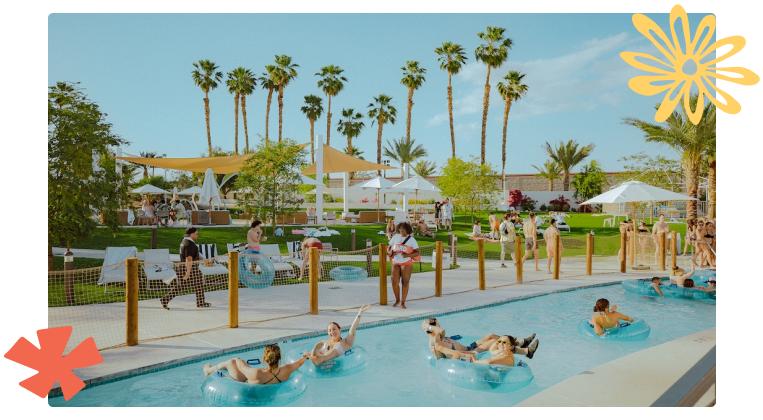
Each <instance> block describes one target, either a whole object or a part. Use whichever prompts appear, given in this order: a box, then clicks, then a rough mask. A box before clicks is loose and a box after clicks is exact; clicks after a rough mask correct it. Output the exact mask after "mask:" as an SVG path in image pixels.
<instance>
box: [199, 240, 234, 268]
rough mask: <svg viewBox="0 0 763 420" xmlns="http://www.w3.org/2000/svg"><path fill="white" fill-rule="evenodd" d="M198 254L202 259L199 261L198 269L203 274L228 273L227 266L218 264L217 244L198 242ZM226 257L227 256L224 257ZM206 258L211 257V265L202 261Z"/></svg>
mask: <svg viewBox="0 0 763 420" xmlns="http://www.w3.org/2000/svg"><path fill="white" fill-rule="evenodd" d="M198 247H199V254H200V255H199V256H200V257H201V259H202V261H199V271H201V274H203V275H205V276H214V275H221V274H228V267H226V266H224V265H222V264H220V261H218V258H217V244H200V245H198ZM226 258H227V257H226ZM206 259H212V265H211V266H205V265H204V261H203V260H206Z"/></svg>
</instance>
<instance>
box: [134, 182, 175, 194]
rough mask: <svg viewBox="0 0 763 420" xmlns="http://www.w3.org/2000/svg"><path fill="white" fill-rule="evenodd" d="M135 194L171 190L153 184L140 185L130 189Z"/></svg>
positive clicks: (167, 192)
mask: <svg viewBox="0 0 763 420" xmlns="http://www.w3.org/2000/svg"><path fill="white" fill-rule="evenodd" d="M130 192H131V193H133V194H169V193H170V192H169V191H165V190H163V189H161V188H159V187H155V186H153V185H151V184H146V185H141V186H140V187H138V188H136V189H134V190H132V191H130Z"/></svg>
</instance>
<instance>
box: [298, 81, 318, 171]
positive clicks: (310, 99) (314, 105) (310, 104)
mask: <svg viewBox="0 0 763 420" xmlns="http://www.w3.org/2000/svg"><path fill="white" fill-rule="evenodd" d="M321 102H323V99H321V98H319V97H317V96H315V95H307V96H305V106H303V107H302V113H303V114H305V116H306V117H307V119H308V120H310V163H315V141H314V139H315V130H314V129H315V120H317V119H318V118H320V117H321V114H323V104H321Z"/></svg>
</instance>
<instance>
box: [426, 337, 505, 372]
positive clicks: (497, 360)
mask: <svg viewBox="0 0 763 420" xmlns="http://www.w3.org/2000/svg"><path fill="white" fill-rule="evenodd" d="M434 340H435V344H434V347H435V350H437V351H438V352H440V353H442V354H444V355H446V356H447V357H448V358H451V359H459V358H462V357H463V358H467V359H468V360H469V361H470V362H472V363H484V364H487V365H506V366H514V350H515V348H516V346H517V339H516V338H514V337H512V336H510V335H502V336H500V337H498V340H497V341H496V342H495V344H494V345H495V346H496V350H497V351H495V352H493V356H492V357H491V358H489V359H482V360H477V358H476V357H475V356H474V353H463V352H460V351H458V350H453V349H451V348H450V347H447V346H444V345H443V344H442V341H441V339H440V334H435V338H434Z"/></svg>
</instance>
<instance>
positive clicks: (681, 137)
mask: <svg viewBox="0 0 763 420" xmlns="http://www.w3.org/2000/svg"><path fill="white" fill-rule="evenodd" d="M697 102H698V95H696V94H694V95H692V96H691V97H690V99H689V104H690V107H691V108H692V109H695V110H696V109H697V106H698V104H697ZM702 105H704V106H703V110H702V119H701V120H700V122H699V124H698V125H694V124H693V123H692V122H691V121H690V120H689V115H688V113H687V112H686V107H683V106H681V107H678V110H676V111H673V113H672V114H671V115H670V117H668V119H667V120H665V122H664V123H662V124H654V123H649V122H646V121H642V120H639V119H637V118H623V124H628V125H632V126H634V127H638V128H639V129H640V130H641V131H642V132H643V133H644V140H646V141H647V142H656V143H664V144H666V145H668V146H670V147H672V148H673V149H674V150H675V151H676V152H678V154H679V155H680V156H681V165H683V168H684V178H685V182H686V195H688V196H689V197H693V198H697V190H698V189H699V170H700V166H701V165H702V158H703V155H705V154H707V153H708V151H714V150H715V105H713V103H712V102H709V101H708V102H707V103H704V104H700V105H699V106H702ZM659 107H660V104H657V105H656V106H655V108H656V109H658V108H659ZM713 195H715V191H713ZM686 217H687V218H696V217H697V202H696V201H694V200H691V201H689V202H687V204H686Z"/></svg>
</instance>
